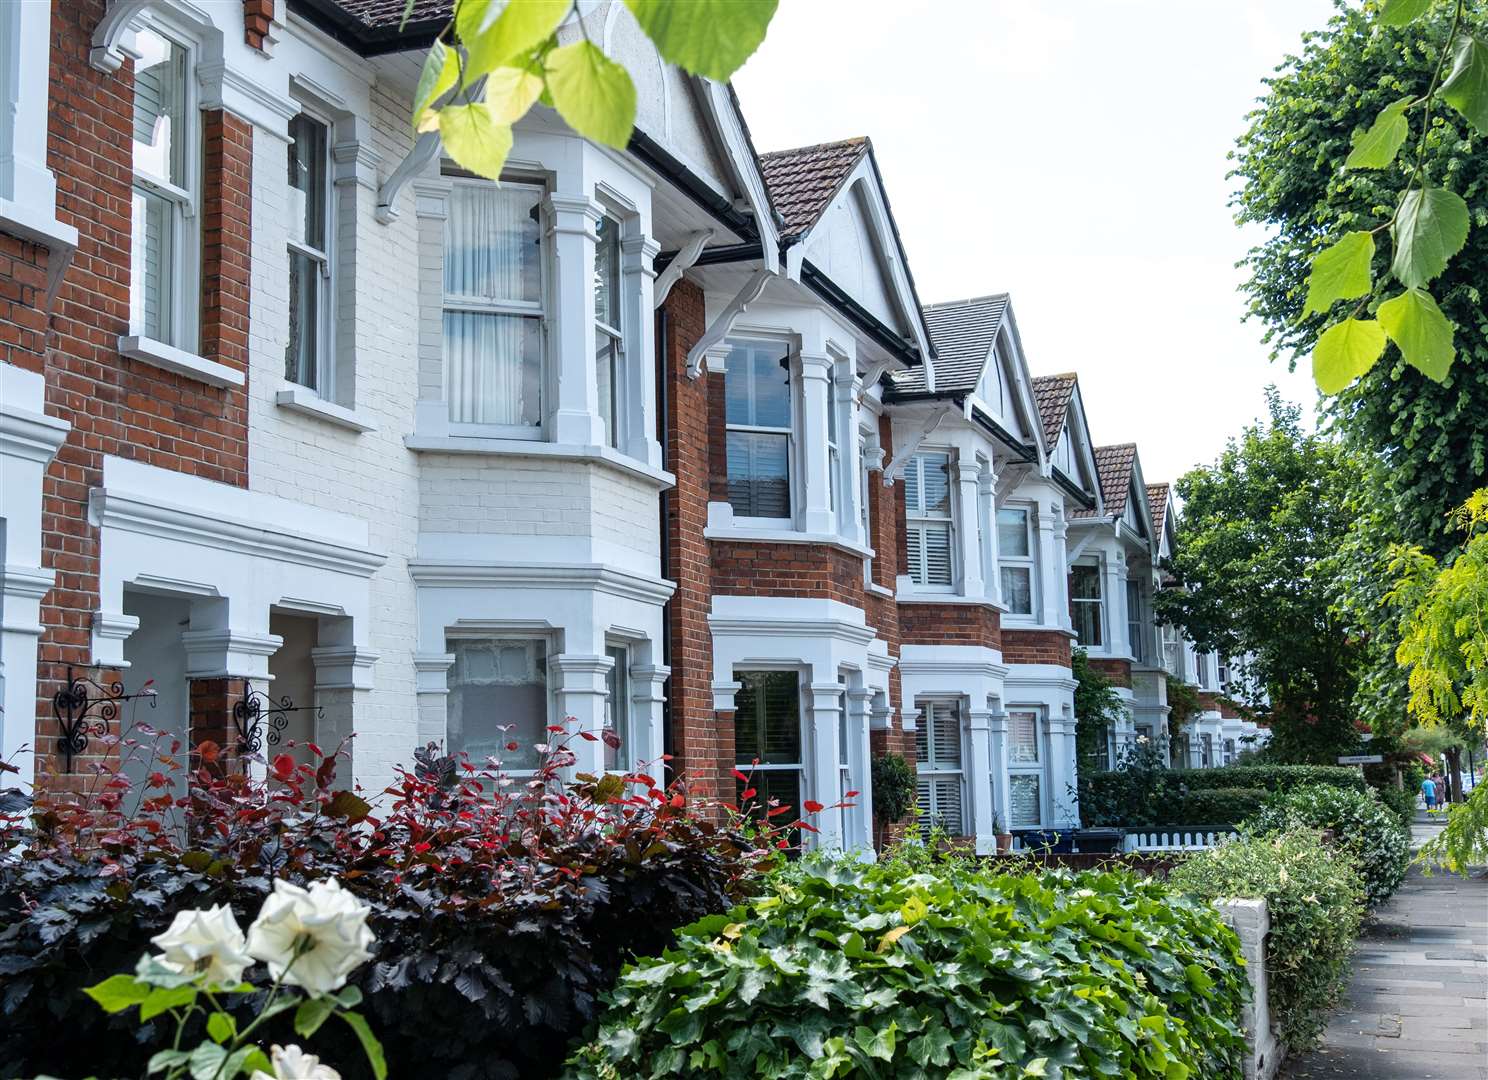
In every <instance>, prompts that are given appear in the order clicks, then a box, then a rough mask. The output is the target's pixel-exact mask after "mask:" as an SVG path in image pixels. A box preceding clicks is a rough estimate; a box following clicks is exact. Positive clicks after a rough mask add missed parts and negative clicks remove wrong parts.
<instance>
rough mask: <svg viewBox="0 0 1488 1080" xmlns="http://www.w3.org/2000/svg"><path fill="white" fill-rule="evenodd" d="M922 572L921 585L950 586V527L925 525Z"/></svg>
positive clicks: (923, 527) (923, 528)
mask: <svg viewBox="0 0 1488 1080" xmlns="http://www.w3.org/2000/svg"><path fill="white" fill-rule="evenodd" d="M921 528H922V530H923V534H922V543H923V545H924V556H923V558H924V570H923V578H924V580H923V581H922V582H921V584H922V585H949V584H951V527H950V525H925V526H922V527H921Z"/></svg>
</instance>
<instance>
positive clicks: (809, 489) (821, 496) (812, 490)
mask: <svg viewBox="0 0 1488 1080" xmlns="http://www.w3.org/2000/svg"><path fill="white" fill-rule="evenodd" d="M831 370H832V358H831V357H830V356H829V355H827V354H826V353H825V352H820V353H816V352H806V351H805V350H804V349H803V350H802V351H801V439H800V441H799V442H798V443H797V444H796V445H797V447H798V456H799V458H800V461H801V479H802V481H803V486H804V488H805V499H804V500H803V505H804V507H805V514H804V520H803V522H802V527H803V528H804V529H805V530H806V531H807V532H812V533H832V534H835V533H836V532H837V516H836V514H834V513H833V512H832V496H831V490H832V489H831V486H830V485H831V476H830V472H829V468H828V465H827V404H828V403H827V398H828V396H829V395H828V392H827V391H828V385H829V383H828V379H829V373H830V372H831ZM838 437H839V438H841V433H840V432H839V433H838Z"/></svg>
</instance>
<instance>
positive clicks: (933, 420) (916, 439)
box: [883, 408, 950, 487]
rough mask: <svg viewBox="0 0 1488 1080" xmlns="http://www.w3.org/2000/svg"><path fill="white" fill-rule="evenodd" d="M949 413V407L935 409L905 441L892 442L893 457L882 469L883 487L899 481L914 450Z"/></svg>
mask: <svg viewBox="0 0 1488 1080" xmlns="http://www.w3.org/2000/svg"><path fill="white" fill-rule="evenodd" d="M949 414H950V409H949V408H943V409H936V410H935V412H933V413H931V414H930V419H928V420H926V421H925V423H923V424H922V425H920V429H919V430H918V431H916V432H915V433H914V434H913V435H911V436H910V437H909V439H908V440H907V441H906V442H904V443H897V442H896V443H895V444H894V457H893V459H892V460H890V462H889V465H888V468H886V469H884V471H883V484H884V487H893V486H894V485H895V484H897V483H898V482H899V479H900V478H901V477H902V476H903V475H904V466H905V464H906V463H907V462H908V461H909V459H910V458H912V457H914V455H915V451H916V450H918V449H919V448H920V444H921V443H923V442H924V441H925V440H926V439H928V438H929V437H930V434H931V432H933V431H934V430H935V429H936V428H938V427H940V422H941V421H942V420H944V419H945V418H946V417H947V416H948V415H949Z"/></svg>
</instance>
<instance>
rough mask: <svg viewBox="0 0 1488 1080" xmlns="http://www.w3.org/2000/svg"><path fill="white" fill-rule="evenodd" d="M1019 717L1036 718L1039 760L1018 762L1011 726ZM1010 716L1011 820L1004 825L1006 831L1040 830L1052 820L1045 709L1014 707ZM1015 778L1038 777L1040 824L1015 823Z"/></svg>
mask: <svg viewBox="0 0 1488 1080" xmlns="http://www.w3.org/2000/svg"><path fill="white" fill-rule="evenodd" d="M1019 715H1026V716H1031V717H1032V718H1033V751H1034V755H1035V756H1036V757H1037V759H1038V760H1036V761H1017V760H1015V759H1014V755H1013V749H1014V747H1013V739H1012V723H1013V717H1014V716H1019ZM1007 716H1008V746H1007V755H1006V756H1007V766H1008V799H1007V805H1008V818H1009V820H1008V821H1007V822H1005V823H1004V827H1005V828H1007V829H1041V828H1043V827H1044V826H1045V825H1046V824H1047V823H1048V821H1049V798H1050V792H1049V768H1048V760H1049V754H1048V748H1047V746H1046V745H1045V739H1044V726H1045V724H1044V707H1043V706H1042V705H1011V706H1009V707H1008V710H1007ZM1014 776H1037V777H1038V786H1039V787H1038V790H1039V797H1038V821H1037V822H1035V823H1032V824H1030V823H1027V822H1014V821H1013V820H1011V819H1012V807H1013V792H1012V786H1013V777H1014Z"/></svg>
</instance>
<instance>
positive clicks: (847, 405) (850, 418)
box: [831, 360, 868, 544]
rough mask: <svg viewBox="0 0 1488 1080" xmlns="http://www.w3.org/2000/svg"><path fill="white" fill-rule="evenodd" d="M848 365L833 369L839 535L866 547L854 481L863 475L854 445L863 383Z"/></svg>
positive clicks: (860, 491) (859, 454) (860, 488)
mask: <svg viewBox="0 0 1488 1080" xmlns="http://www.w3.org/2000/svg"><path fill="white" fill-rule="evenodd" d="M853 366H854V365H853V364H852V362H851V361H846V360H844V361H841V362H839V363H838V365H837V400H836V401H833V402H832V403H831V404H832V408H834V409H836V410H837V418H838V423H837V453H838V454H839V455H840V456H841V464H842V475H841V476H840V477H838V479H837V484H838V489H839V490H840V491H841V492H842V507H841V509H842V515H841V517H842V521H841V525H840V526H839V527H840V529H841V532H842V534H843V535H844V536H846V537H847V538H848V539H849V540H852V541H854V542H856V543H859V544H866V543H867V542H868V538H867V537H866V536H864V535H863V485H862V484H860V483H859V482H858V478H859V477H860V476H861V475H862V472H863V455H862V448H861V446H860V444H859V441H858V426H859V421H858V397H859V395H860V393H861V390H862V386H863V382H862V380H861V379H859V378H858V376H857V373H856V372H855V371H854V370H853Z"/></svg>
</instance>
